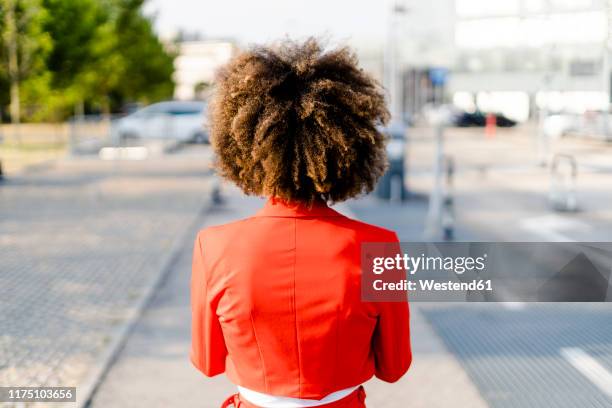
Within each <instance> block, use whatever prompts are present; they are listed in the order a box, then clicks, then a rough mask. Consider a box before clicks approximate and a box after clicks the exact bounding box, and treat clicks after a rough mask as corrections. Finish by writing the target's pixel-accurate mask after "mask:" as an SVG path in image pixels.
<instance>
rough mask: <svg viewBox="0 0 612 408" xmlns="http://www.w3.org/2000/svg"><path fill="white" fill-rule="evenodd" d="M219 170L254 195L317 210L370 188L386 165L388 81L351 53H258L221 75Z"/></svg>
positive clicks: (299, 47) (214, 116) (308, 46)
mask: <svg viewBox="0 0 612 408" xmlns="http://www.w3.org/2000/svg"><path fill="white" fill-rule="evenodd" d="M210 116H211V117H210V119H211V140H212V143H213V147H214V149H215V152H216V155H217V169H218V171H219V172H220V174H221V175H222V176H224V177H225V178H227V179H229V180H231V181H233V182H234V183H235V184H237V185H238V186H239V187H240V188H241V189H242V190H243V191H244V192H245V193H247V194H255V195H264V196H270V197H275V198H279V199H281V200H285V201H292V202H295V201H298V202H303V203H307V204H312V203H313V202H314V201H317V200H320V199H323V200H325V201H332V202H338V201H343V200H346V199H348V198H351V197H354V196H356V195H359V194H361V193H365V192H370V191H371V190H372V189H373V188H374V186H375V184H376V181H377V180H378V178H379V177H380V176H381V175H382V174H383V172H384V170H385V167H386V154H385V146H384V145H385V139H384V136H383V135H382V134H381V133H380V132H379V130H378V129H377V125H380V124H383V123H386V121H387V119H388V116H389V113H388V111H387V109H386V107H385V99H384V95H383V91H382V89H381V87H380V85H379V84H378V83H377V82H376V81H375V80H374V79H373V78H372V77H370V76H369V75H367V74H366V73H365V72H364V71H363V70H361V69H360V68H359V67H358V65H357V58H356V57H355V55H354V54H353V53H352V52H351V51H350V50H349V49H347V48H339V49H335V50H331V51H324V50H323V49H322V47H321V46H320V45H319V44H318V43H317V41H316V40H313V39H310V40H308V41H306V42H304V43H294V42H289V41H287V42H284V43H282V44H280V45H278V46H273V47H256V48H252V49H250V50H248V51H245V52H242V53H240V54H238V55H237V56H236V57H234V58H233V59H232V60H231V61H230V62H229V63H228V64H227V65H226V66H225V67H223V68H222V69H221V70H220V71H219V74H218V78H217V84H216V91H215V95H214V97H213V101H212V104H211V114H210Z"/></svg>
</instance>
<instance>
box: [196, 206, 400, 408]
mask: <svg viewBox="0 0 612 408" xmlns="http://www.w3.org/2000/svg"><path fill="white" fill-rule="evenodd" d="M323 237H327V238H331V237H333V239H326V240H325V244H322V238H323ZM395 240H396V237H395V234H394V233H393V232H391V231H387V230H384V229H382V228H378V227H375V226H371V225H368V224H364V223H361V222H358V221H354V220H351V219H349V218H347V217H344V216H342V215H341V214H339V213H337V212H336V211H334V210H332V209H330V208H328V207H327V206H325V205H324V204H320V205H317V206H314V207H313V208H311V209H308V208H306V207H303V206H301V207H289V206H286V205H284V204H282V203H276V204H272V203H270V202H269V203H268V204H266V206H265V207H264V209H263V210H262V211H260V212H259V213H258V214H257V215H256V216H255V217H251V218H248V219H246V220H242V221H238V222H235V223H232V224H227V225H223V226H219V227H214V228H209V229H206V230H204V231H202V232H201V233H200V235H199V246H200V247H201V248H202V249H203V251H204V254H205V255H204V257H202V258H199V259H201V260H200V262H202V267H201V268H199V269H201V270H202V271H205V275H206V276H202V277H201V279H202V280H206V282H207V293H206V296H207V298H208V301H209V302H211V307H212V309H213V310H211V313H212V312H214V313H215V315H213V316H208V318H209V319H212V320H213V321H212V322H210V323H209V327H210V328H211V329H210V330H220V331H221V332H222V335H221V337H223V338H224V344H220V343H218V344H217V347H215V350H210V351H209V354H210V355H209V357H208V358H209V359H210V361H208V364H202V363H203V362H204V363H206V361H205V360H206V357H205V356H202V355H199V356H198V355H197V354H198V352H196V355H195V356H194V360H195V361H194V362H195V363H196V365H197V366H200V368H201V369H202V370H204V372H205V373H206V374H208V375H214V374H215V373H217V372H223V371H224V370H225V371H226V372H227V374H228V376H229V377H230V379H232V380H233V381H235V382H236V383H239V384H240V385H242V386H243V387H246V388H248V389H252V390H255V391H259V392H265V393H270V394H273V395H284V396H290V397H296V398H308V399H320V398H322V397H324V396H325V395H328V394H330V393H332V392H334V391H337V390H340V389H344V388H347V387H350V386H352V385H355V384H360V383H361V382H363V381H365V380H367V379H369V378H370V377H371V376H372V374H373V373H374V372H375V371H376V365H377V360H376V358H375V355H374V350H373V349H372V344H371V343H372V338H373V336H374V334H375V330H376V326H377V322H378V318H379V314H380V311H381V310H380V307H379V305H377V304H376V303H368V302H361V290H360V287H361V286H360V280H361V267H360V264H359V260H360V255H359V252H360V247H361V242H393V241H395ZM196 259H198V258H196ZM203 275H204V273H203ZM202 284H203V283H202ZM196 285H199V283H196ZM196 296H197V294H196ZM398 306H399V307H396V309H406V307H405V304H403V305H402V304H398ZM402 317H404V318H405V320H404V319H402ZM395 318H396V319H397V320H396V322H395V325H394V326H395V327H394V329H393V330H394V333H386V335H389V336H392V338H393V341H396V342H398V343H399V344H401V343H402V342H403V344H404V349H403V351H401V353H400V354H396V355H395V359H394V360H393V361H392V365H393V366H388V364H387V366H386V367H384V366H382V365H381V364H380V363H381V362H382V361H379V362H378V363H379V364H378V365H379V367H378V369H379V372H378V374H379V375H381V376H383V377H384V376H390V377H392V376H393V374H394V373H398V372H400V371H402V372H403V371H405V369H407V366H408V365H409V364H410V345H409V341H408V331H407V329H408V321H407V318H408V316H407V310H406V314H405V315H402V314H400V315H397V316H396V317H395ZM215 320H218V323H216V322H215ZM402 320H403V321H402ZM215 326H216V327H215ZM194 335H195V336H196V337H197V336H198V335H208V336H215V333H204V332H202V333H196V332H194ZM217 335H218V334H217ZM226 350H227V355H226ZM381 358H382V356H381ZM379 360H380V358H379ZM206 365H208V367H206Z"/></svg>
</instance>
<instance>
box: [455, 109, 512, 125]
mask: <svg viewBox="0 0 612 408" xmlns="http://www.w3.org/2000/svg"><path fill="white" fill-rule="evenodd" d="M453 123H454V125H455V126H458V127H484V126H486V124H487V114H485V113H483V112H481V111H475V112H461V113H459V114H458V115H457V116H455V118H454V121H453ZM516 123H517V122H516V121H514V120H512V119H510V118H508V117H506V116H504V115H502V114H501V113H496V114H495V124H496V126H499V127H513V126H516Z"/></svg>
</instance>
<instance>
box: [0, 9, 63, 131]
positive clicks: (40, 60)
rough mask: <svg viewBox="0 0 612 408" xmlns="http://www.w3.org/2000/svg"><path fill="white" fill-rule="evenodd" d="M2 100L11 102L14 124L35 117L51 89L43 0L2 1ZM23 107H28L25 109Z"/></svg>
mask: <svg viewBox="0 0 612 408" xmlns="http://www.w3.org/2000/svg"><path fill="white" fill-rule="evenodd" d="M0 13H1V16H0V34H1V37H2V38H1V41H0V58H1V59H2V64H0V100H1V101H2V102H4V104H6V102H7V100H8V102H9V104H10V116H11V121H12V122H13V123H19V122H20V120H21V118H22V116H25V117H26V118H29V117H35V116H36V115H37V113H38V111H39V110H40V108H41V106H42V104H41V98H44V97H45V96H46V95H47V94H48V91H49V80H50V76H49V72H48V70H47V69H46V66H45V57H46V55H47V54H48V53H49V51H50V50H51V47H52V42H51V39H50V36H49V35H48V33H46V32H45V31H44V24H45V21H46V19H47V18H48V14H47V13H46V10H45V9H44V7H42V5H41V3H40V1H39V0H0ZM22 106H26V107H27V108H28V109H27V110H25V111H23V112H22Z"/></svg>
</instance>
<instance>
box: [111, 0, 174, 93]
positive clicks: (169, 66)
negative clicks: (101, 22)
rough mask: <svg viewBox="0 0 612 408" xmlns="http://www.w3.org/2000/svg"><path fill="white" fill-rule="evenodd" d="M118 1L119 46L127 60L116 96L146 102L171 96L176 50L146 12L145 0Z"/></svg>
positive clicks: (117, 25)
mask: <svg viewBox="0 0 612 408" xmlns="http://www.w3.org/2000/svg"><path fill="white" fill-rule="evenodd" d="M115 1H116V3H115V4H116V5H117V8H118V15H117V22H116V34H117V47H118V48H117V50H118V52H119V53H120V54H121V56H122V57H123V60H124V61H125V67H124V68H125V71H124V76H123V77H122V79H121V81H120V82H119V84H118V85H117V88H116V93H115V97H116V98H117V99H118V100H119V101H141V102H146V103H148V102H153V101H157V100H161V99H166V98H170V97H171V96H172V94H173V92H174V82H173V80H172V74H173V72H174V57H175V54H174V52H173V51H170V50H168V49H167V48H166V47H164V44H162V43H161V41H160V40H159V38H158V37H157V35H156V34H155V32H154V29H153V22H152V21H151V19H149V18H147V17H146V16H144V15H143V13H142V7H143V5H144V3H145V1H144V0H115Z"/></svg>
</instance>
